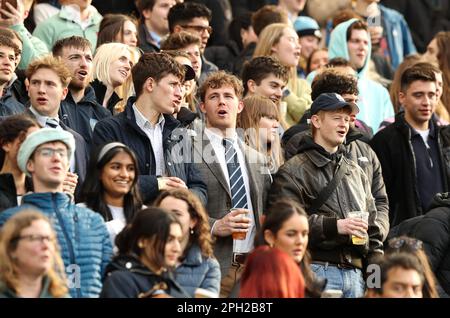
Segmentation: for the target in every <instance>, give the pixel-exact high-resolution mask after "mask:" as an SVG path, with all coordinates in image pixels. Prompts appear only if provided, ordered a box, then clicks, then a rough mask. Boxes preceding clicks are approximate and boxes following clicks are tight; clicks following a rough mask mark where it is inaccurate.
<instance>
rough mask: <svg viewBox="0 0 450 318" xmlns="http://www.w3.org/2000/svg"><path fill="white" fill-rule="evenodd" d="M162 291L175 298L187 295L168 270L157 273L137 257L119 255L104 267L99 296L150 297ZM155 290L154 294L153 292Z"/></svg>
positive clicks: (186, 296)
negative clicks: (103, 278) (103, 279)
mask: <svg viewBox="0 0 450 318" xmlns="http://www.w3.org/2000/svg"><path fill="white" fill-rule="evenodd" d="M157 291H163V292H164V293H165V294H168V295H170V296H172V297H176V298H188V297H189V295H188V294H187V293H186V292H185V291H184V290H183V288H182V287H181V286H180V285H178V283H177V282H175V280H174V279H173V278H172V274H171V273H170V272H164V273H163V274H161V275H157V274H155V273H154V272H152V271H151V270H150V269H148V268H147V267H145V266H144V265H143V264H142V263H141V262H140V261H139V259H138V258H137V257H133V256H126V255H119V256H117V257H116V258H114V259H113V261H112V262H111V263H109V265H108V266H107V268H106V276H105V281H104V282H103V289H102V292H101V294H100V297H101V298H152V297H155V296H156V294H158V292H157ZM155 292H156V294H155Z"/></svg>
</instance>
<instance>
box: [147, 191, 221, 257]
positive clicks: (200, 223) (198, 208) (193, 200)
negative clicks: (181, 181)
mask: <svg viewBox="0 0 450 318" xmlns="http://www.w3.org/2000/svg"><path fill="white" fill-rule="evenodd" d="M167 197H173V198H175V199H178V200H182V201H184V202H186V203H187V205H188V212H189V215H190V217H191V219H195V220H197V224H196V225H195V226H194V228H193V229H192V230H193V231H194V233H192V234H191V235H190V237H189V242H188V245H187V247H186V251H187V250H188V249H189V247H190V246H191V245H192V244H193V243H196V244H197V245H198V246H199V247H200V250H201V252H202V255H203V256H205V257H212V256H213V248H212V243H213V241H212V237H211V229H210V227H209V223H208V214H207V213H206V210H205V209H204V208H203V205H202V203H201V202H200V199H199V198H198V197H197V196H196V195H195V194H194V193H192V192H191V191H189V190H187V189H173V190H168V191H164V192H162V193H161V194H160V195H159V196H158V197H157V198H156V200H155V202H154V203H153V204H154V205H155V206H157V207H159V206H160V204H161V202H162V200H164V199H165V198H167Z"/></svg>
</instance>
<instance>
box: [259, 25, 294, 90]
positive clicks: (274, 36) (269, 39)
mask: <svg viewBox="0 0 450 318" xmlns="http://www.w3.org/2000/svg"><path fill="white" fill-rule="evenodd" d="M289 28H291V29H292V26H290V25H289V24H284V23H273V24H270V25H268V26H267V27H265V28H264V30H262V32H261V34H260V35H259V40H258V44H257V45H256V48H255V52H254V53H253V57H258V56H272V54H273V53H272V48H273V47H274V46H275V45H277V44H278V42H280V39H281V37H282V36H283V34H284V30H286V29H289ZM297 86H298V78H297V68H296V67H295V66H293V67H290V68H289V81H288V87H289V89H290V90H291V91H293V92H296V91H297Z"/></svg>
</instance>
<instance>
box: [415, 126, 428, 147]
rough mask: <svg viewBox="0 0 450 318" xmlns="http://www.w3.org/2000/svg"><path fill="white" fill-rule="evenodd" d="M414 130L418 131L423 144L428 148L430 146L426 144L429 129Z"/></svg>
mask: <svg viewBox="0 0 450 318" xmlns="http://www.w3.org/2000/svg"><path fill="white" fill-rule="evenodd" d="M416 131H417V132H418V133H419V135H420V137H422V139H423V142H424V143H425V146H427V148H430V146H429V145H428V136H429V135H430V130H429V129H427V130H418V129H416Z"/></svg>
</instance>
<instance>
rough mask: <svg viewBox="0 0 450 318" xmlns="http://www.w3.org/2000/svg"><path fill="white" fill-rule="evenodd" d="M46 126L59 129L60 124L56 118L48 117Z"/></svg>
mask: <svg viewBox="0 0 450 318" xmlns="http://www.w3.org/2000/svg"><path fill="white" fill-rule="evenodd" d="M45 126H46V127H49V128H57V127H58V126H59V122H58V120H57V119H56V118H51V117H48V118H47V121H46V122H45Z"/></svg>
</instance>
